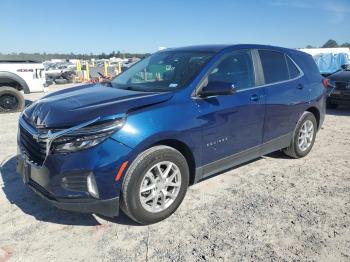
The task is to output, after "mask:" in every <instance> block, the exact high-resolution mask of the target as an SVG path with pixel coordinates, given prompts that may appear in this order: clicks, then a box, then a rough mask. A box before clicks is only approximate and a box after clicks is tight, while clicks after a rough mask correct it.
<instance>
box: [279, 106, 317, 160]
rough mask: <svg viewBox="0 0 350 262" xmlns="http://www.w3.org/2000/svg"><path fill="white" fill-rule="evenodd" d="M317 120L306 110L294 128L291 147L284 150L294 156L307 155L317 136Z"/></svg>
mask: <svg viewBox="0 0 350 262" xmlns="http://www.w3.org/2000/svg"><path fill="white" fill-rule="evenodd" d="M316 131H317V121H316V118H315V116H314V115H313V114H312V113H310V112H304V113H303V115H302V116H301V118H300V119H299V121H298V124H297V126H296V128H295V130H294V134H293V138H292V141H291V144H290V146H289V147H287V148H286V149H284V150H283V152H284V153H285V154H286V155H288V156H290V157H293V158H301V157H304V156H306V155H307V154H308V153H309V152H310V151H311V149H312V146H313V145H314V142H315V138H316Z"/></svg>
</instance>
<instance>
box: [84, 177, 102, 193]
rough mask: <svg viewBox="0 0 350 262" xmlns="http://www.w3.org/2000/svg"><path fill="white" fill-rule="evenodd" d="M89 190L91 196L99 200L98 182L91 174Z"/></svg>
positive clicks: (88, 180)
mask: <svg viewBox="0 0 350 262" xmlns="http://www.w3.org/2000/svg"><path fill="white" fill-rule="evenodd" d="M87 188H88V191H89V193H90V195H91V196H93V197H94V198H99V194H98V189H97V185H96V180H95V177H94V175H93V174H90V175H88V177H87Z"/></svg>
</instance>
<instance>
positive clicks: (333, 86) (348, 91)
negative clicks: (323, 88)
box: [327, 64, 350, 108]
mask: <svg viewBox="0 0 350 262" xmlns="http://www.w3.org/2000/svg"><path fill="white" fill-rule="evenodd" d="M327 78H328V79H329V88H328V98H327V106H328V107H329V108H337V107H338V105H350V64H347V65H343V66H342V69H341V70H339V71H338V72H336V73H334V74H331V75H329V76H328V77H327Z"/></svg>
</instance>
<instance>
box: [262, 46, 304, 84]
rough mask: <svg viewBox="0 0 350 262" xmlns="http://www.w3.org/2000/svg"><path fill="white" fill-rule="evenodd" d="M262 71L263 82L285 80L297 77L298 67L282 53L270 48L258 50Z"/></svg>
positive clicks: (269, 82)
mask: <svg viewBox="0 0 350 262" xmlns="http://www.w3.org/2000/svg"><path fill="white" fill-rule="evenodd" d="M259 56H260V60H261V64H262V67H263V71H264V77H265V84H271V83H276V82H281V81H286V80H289V79H292V78H295V77H297V76H298V75H299V74H300V71H299V69H298V68H297V67H296V66H295V64H294V63H293V61H292V60H291V59H290V58H289V57H288V56H286V55H285V54H284V53H281V52H277V51H270V50H259Z"/></svg>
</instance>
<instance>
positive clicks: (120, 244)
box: [0, 88, 350, 261]
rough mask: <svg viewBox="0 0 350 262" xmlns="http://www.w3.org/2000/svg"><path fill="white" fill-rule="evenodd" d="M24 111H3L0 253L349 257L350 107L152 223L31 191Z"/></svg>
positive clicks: (125, 257)
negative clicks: (294, 149)
mask: <svg viewBox="0 0 350 262" xmlns="http://www.w3.org/2000/svg"><path fill="white" fill-rule="evenodd" d="M55 89H57V88H51V91H52V90H55ZM41 96H42V94H31V95H28V96H26V98H27V99H28V100H35V99H37V98H39V97H41ZM18 116H19V114H17V113H14V114H2V115H0V132H1V133H0V163H1V169H0V170H1V174H0V261H6V260H7V259H9V260H10V261H237V260H239V261H257V260H268V261H276V260H278V261H292V260H297V261H298V260H302V261H305V260H308V261H350V109H349V108H340V109H337V110H332V111H329V112H328V114H327V116H326V120H325V123H324V126H323V128H322V130H321V131H320V132H319V133H318V135H317V138H316V142H315V145H314V148H313V150H312V151H311V153H310V154H309V155H308V156H307V157H305V158H303V159H298V160H294V159H289V158H287V157H284V156H283V154H281V153H279V152H276V153H273V154H270V155H268V156H265V157H262V158H259V159H257V160H255V161H252V162H250V163H248V164H245V165H242V166H240V167H237V168H234V169H232V170H230V171H229V172H226V173H225V174H220V175H217V176H215V177H212V178H210V179H206V180H205V181H202V182H200V183H198V184H196V185H194V186H192V187H191V188H190V189H189V190H188V192H187V195H186V197H185V200H184V202H183V203H182V205H181V206H180V208H179V209H178V210H177V211H176V213H175V214H174V215H172V216H171V217H170V218H168V219H166V220H165V221H162V222H160V223H157V224H155V225H151V226H139V225H136V224H134V223H133V222H132V221H131V220H129V219H128V218H127V217H126V216H125V215H121V216H120V217H118V218H116V219H113V220H112V219H105V218H101V217H99V216H96V215H89V214H77V213H69V212H65V211H61V210H58V209H56V208H54V207H52V206H50V205H49V204H48V203H46V202H45V201H44V200H42V199H41V198H39V197H38V196H36V195H35V194H34V193H32V192H31V191H30V190H29V189H28V188H26V187H25V186H24V185H23V183H22V181H21V179H20V178H19V176H18V175H17V174H16V172H15V158H14V157H15V155H16V135H17V120H18Z"/></svg>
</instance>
